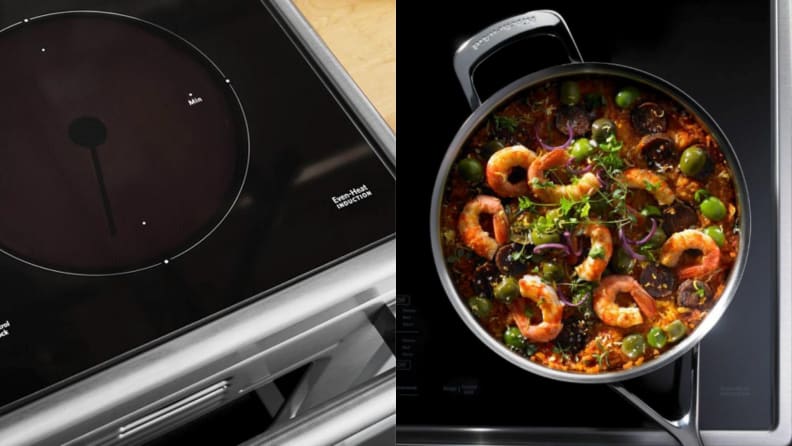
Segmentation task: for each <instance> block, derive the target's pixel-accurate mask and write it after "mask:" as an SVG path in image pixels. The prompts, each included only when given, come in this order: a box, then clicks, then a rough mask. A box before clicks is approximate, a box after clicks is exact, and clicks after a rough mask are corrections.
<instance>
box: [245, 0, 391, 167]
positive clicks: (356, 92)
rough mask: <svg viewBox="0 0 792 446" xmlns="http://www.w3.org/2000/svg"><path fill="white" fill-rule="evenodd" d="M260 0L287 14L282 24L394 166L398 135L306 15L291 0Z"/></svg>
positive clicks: (281, 13)
mask: <svg viewBox="0 0 792 446" xmlns="http://www.w3.org/2000/svg"><path fill="white" fill-rule="evenodd" d="M261 1H262V3H263V4H264V5H265V6H267V7H268V8H270V9H271V10H274V11H275V12H276V14H275V15H276V16H277V15H280V16H281V17H283V18H285V22H284V23H283V25H284V26H285V28H286V29H287V30H288V31H289V32H290V34H291V35H292V36H294V38H295V39H296V40H297V41H298V42H299V44H301V45H299V46H301V49H303V50H304V51H305V53H306V56H307V57H308V59H309V61H310V60H313V61H316V62H317V65H315V66H314V67H315V69H319V70H321V71H322V72H323V73H325V74H326V75H328V76H329V82H330V83H331V84H332V87H334V88H331V90H333V89H335V90H336V91H338V92H339V94H340V96H341V97H342V98H343V99H344V100H345V101H346V102H348V103H349V104H350V105H351V106H352V108H353V109H354V111H355V114H356V115H358V116H360V117H361V118H363V119H362V120H363V124H364V126H365V127H366V130H368V131H369V132H370V134H371V135H372V137H373V139H374V141H373V143H374V144H375V145H377V146H379V147H382V148H384V149H385V153H384V155H385V156H386V157H387V161H389V162H390V163H392V164H393V166H395V165H396V135H395V134H394V132H393V130H391V128H390V127H389V126H388V124H387V123H386V122H385V120H384V119H382V115H380V114H379V112H377V110H376V109H375V108H374V106H373V105H372V104H371V102H370V101H369V100H368V99H367V98H366V96H365V95H364V94H363V92H362V91H361V90H360V88H359V87H358V86H357V84H355V81H354V80H352V78H351V77H350V76H349V74H348V73H347V72H346V70H344V67H343V66H341V63H340V62H338V59H336V57H335V56H334V55H333V53H332V52H330V50H328V48H327V46H326V45H325V44H324V42H322V39H321V38H320V37H319V36H318V35H317V34H316V32H314V30H313V28H312V27H311V24H310V23H308V21H307V20H305V17H303V15H302V14H301V13H300V11H299V10H298V9H297V8H296V7H295V6H294V4H293V3H292V1H291V0H261ZM353 121H354V120H353ZM386 164H387V163H386Z"/></svg>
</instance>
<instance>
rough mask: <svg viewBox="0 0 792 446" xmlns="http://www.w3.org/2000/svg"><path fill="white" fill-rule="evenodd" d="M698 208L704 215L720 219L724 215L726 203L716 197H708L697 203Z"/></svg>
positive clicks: (715, 219)
mask: <svg viewBox="0 0 792 446" xmlns="http://www.w3.org/2000/svg"><path fill="white" fill-rule="evenodd" d="M699 209H701V213H702V214H704V216H705V217H707V218H709V219H710V220H712V221H720V220H723V219H724V217H726V205H724V204H723V202H722V201H720V200H719V199H718V197H709V198H707V199H706V200H704V201H702V202H701V204H699Z"/></svg>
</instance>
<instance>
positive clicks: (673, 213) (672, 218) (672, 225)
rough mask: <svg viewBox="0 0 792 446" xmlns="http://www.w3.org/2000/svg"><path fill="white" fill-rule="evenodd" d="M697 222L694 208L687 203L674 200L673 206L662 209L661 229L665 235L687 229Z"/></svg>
mask: <svg viewBox="0 0 792 446" xmlns="http://www.w3.org/2000/svg"><path fill="white" fill-rule="evenodd" d="M697 224H698V215H697V214H696V210H695V209H693V208H692V207H690V206H689V205H687V204H685V203H682V202H679V201H678V202H676V203H674V205H673V206H670V207H668V208H665V209H663V231H665V233H666V235H667V236H669V237H670V236H671V234H673V233H675V232H679V231H682V230H684V229H688V228H690V227H692V226H696V225H697Z"/></svg>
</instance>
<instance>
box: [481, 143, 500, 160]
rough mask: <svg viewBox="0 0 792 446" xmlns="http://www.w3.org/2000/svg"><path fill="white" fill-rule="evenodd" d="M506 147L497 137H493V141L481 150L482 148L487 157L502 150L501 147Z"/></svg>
mask: <svg viewBox="0 0 792 446" xmlns="http://www.w3.org/2000/svg"><path fill="white" fill-rule="evenodd" d="M504 147H505V146H504V145H503V143H502V142H500V141H498V140H497V139H493V140H492V141H490V142H488V143H486V144H484V147H482V149H481V150H482V153H483V154H484V155H486V156H487V157H490V156H492V155H493V154H494V153H495V152H497V151H498V150H500V149H502V148H504Z"/></svg>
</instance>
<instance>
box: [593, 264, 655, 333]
mask: <svg viewBox="0 0 792 446" xmlns="http://www.w3.org/2000/svg"><path fill="white" fill-rule="evenodd" d="M619 293H629V294H630V296H632V298H633V300H634V301H635V303H636V304H638V307H633V306H629V307H622V306H619V304H617V303H616V296H618V295H619ZM593 303H594V312H595V313H597V316H599V318H600V319H601V320H602V322H604V323H606V324H608V325H612V326H614V327H621V328H627V327H632V326H634V325H640V324H642V323H643V317H642V316H641V313H643V314H645V315H646V316H647V317H653V316H655V315H656V314H657V308H656V307H655V301H654V299H652V296H650V295H649V293H647V292H646V290H644V289H643V287H642V286H641V284H640V283H638V281H637V280H635V279H633V278H632V277H631V276H608V277H606V278H604V279H602V282H600V285H599V286H598V287H597V289H596V290H594V302H593Z"/></svg>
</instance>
